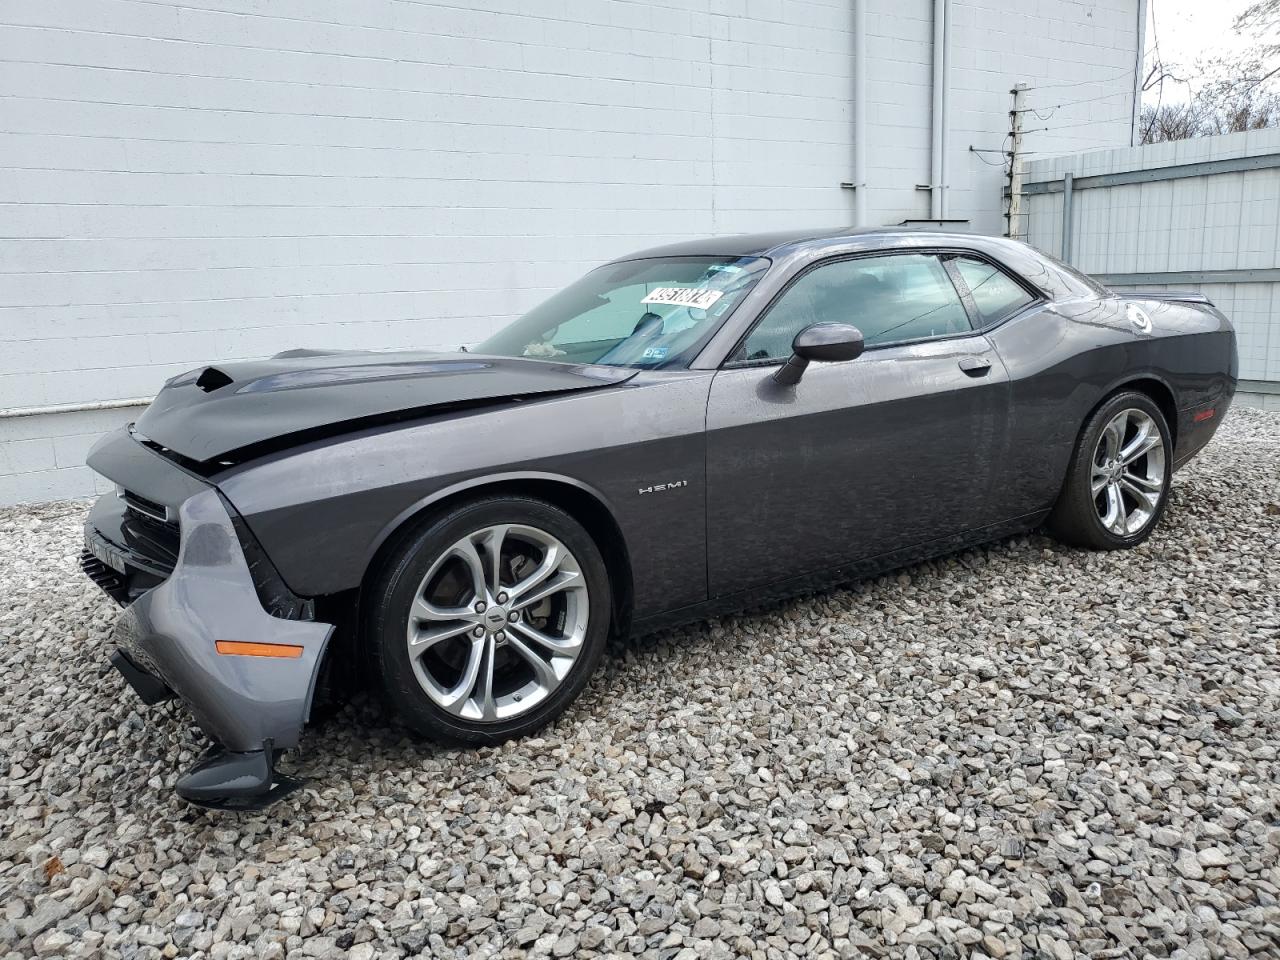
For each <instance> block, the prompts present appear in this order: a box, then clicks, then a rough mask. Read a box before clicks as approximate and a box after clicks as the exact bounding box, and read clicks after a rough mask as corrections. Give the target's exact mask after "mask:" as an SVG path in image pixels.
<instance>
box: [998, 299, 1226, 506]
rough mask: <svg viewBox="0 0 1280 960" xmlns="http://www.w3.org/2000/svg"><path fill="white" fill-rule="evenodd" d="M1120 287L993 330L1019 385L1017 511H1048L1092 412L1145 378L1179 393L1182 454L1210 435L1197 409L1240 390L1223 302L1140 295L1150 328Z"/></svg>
mask: <svg viewBox="0 0 1280 960" xmlns="http://www.w3.org/2000/svg"><path fill="white" fill-rule="evenodd" d="M1130 305H1131V304H1130V302H1129V301H1127V300H1125V299H1123V298H1121V297H1119V296H1105V297H1101V298H1092V297H1091V298H1082V299H1076V300H1067V301H1062V302H1058V303H1053V304H1049V305H1048V306H1046V307H1045V308H1044V309H1042V310H1040V311H1036V312H1033V313H1030V314H1024V315H1022V316H1020V317H1017V318H1015V319H1013V320H1011V321H1009V322H1008V323H1005V324H1004V325H1002V326H1000V327H997V328H996V329H994V330H992V331H991V332H990V333H989V334H988V336H989V338H990V339H991V341H992V343H993V344H994V345H995V347H996V350H997V352H998V353H999V354H1000V357H1001V359H1002V360H1003V361H1004V363H1005V366H1006V368H1007V369H1008V372H1009V378H1010V382H1011V384H1012V390H1013V393H1012V409H1011V414H1010V417H1011V419H1010V444H1009V462H1008V464H1007V465H1006V467H1005V471H1004V473H1005V477H1006V482H1007V486H1006V488H1005V489H1006V490H1007V491H1008V496H1009V498H1010V502H1009V503H1008V504H1007V510H1008V511H1009V512H1010V515H1011V516H1012V515H1018V514H1022V513H1033V512H1036V511H1039V510H1048V509H1049V508H1050V507H1051V506H1052V505H1053V502H1054V501H1055V500H1056V498H1057V496H1058V492H1059V491H1060V490H1061V488H1062V482H1063V479H1064V477H1065V476H1066V470H1067V464H1068V462H1069V460H1070V457H1071V453H1072V450H1073V449H1074V446H1075V443H1076V439H1077V438H1078V436H1079V433H1080V430H1081V428H1082V426H1083V425H1084V422H1085V420H1086V418H1087V417H1088V415H1089V413H1090V412H1091V411H1092V410H1093V409H1094V408H1095V407H1096V406H1097V405H1098V404H1099V403H1100V402H1101V401H1102V400H1103V399H1104V398H1105V397H1107V396H1108V395H1109V394H1111V393H1113V392H1115V391H1116V390H1118V389H1120V388H1122V387H1123V386H1124V385H1125V384H1127V383H1133V382H1135V381H1139V380H1147V381H1154V382H1156V383H1158V384H1160V385H1162V386H1163V387H1164V388H1165V389H1166V390H1167V391H1168V394H1169V395H1170V396H1171V397H1172V398H1173V406H1174V418H1173V419H1174V421H1175V423H1174V424H1171V426H1174V429H1175V433H1176V441H1175V442H1176V446H1175V454H1174V456H1175V461H1176V462H1185V460H1186V459H1187V458H1188V457H1190V456H1191V455H1192V454H1193V453H1194V452H1195V450H1197V449H1199V446H1203V443H1204V442H1205V441H1206V440H1207V436H1205V435H1204V434H1205V432H1206V431H1205V429H1204V428H1201V427H1199V426H1198V425H1197V426H1196V427H1195V429H1193V424H1192V418H1193V415H1194V413H1195V412H1196V411H1198V410H1202V409H1204V408H1206V407H1207V406H1213V405H1215V404H1216V405H1218V406H1220V407H1222V409H1221V410H1219V411H1218V413H1217V415H1216V419H1220V417H1221V414H1222V413H1224V412H1225V407H1226V406H1227V405H1229V404H1230V399H1231V395H1232V394H1233V393H1234V390H1235V375H1236V366H1235V336H1234V332H1233V331H1232V329H1231V325H1230V323H1229V322H1227V320H1226V318H1225V317H1223V316H1222V314H1221V313H1219V312H1218V311H1217V310H1215V309H1213V308H1212V307H1210V306H1207V305H1202V304H1184V303H1156V302H1148V301H1140V302H1137V303H1136V304H1134V305H1136V306H1138V307H1139V308H1141V309H1142V310H1143V311H1144V312H1145V314H1146V315H1147V317H1148V318H1149V319H1150V322H1151V327H1150V330H1144V329H1142V328H1141V327H1140V326H1139V325H1138V324H1135V323H1134V322H1133V320H1131V318H1130V309H1129V308H1130ZM1208 435H1209V436H1211V435H1212V428H1208Z"/></svg>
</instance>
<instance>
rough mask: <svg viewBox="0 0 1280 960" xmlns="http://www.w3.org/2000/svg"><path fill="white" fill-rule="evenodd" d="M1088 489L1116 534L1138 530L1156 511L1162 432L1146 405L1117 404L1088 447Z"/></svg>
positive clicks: (1160, 480) (1162, 455) (1162, 456)
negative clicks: (1126, 406)
mask: <svg viewBox="0 0 1280 960" xmlns="http://www.w3.org/2000/svg"><path fill="white" fill-rule="evenodd" d="M1089 483H1090V486H1089V489H1090V492H1091V493H1092V494H1093V505H1094V509H1095V510H1096V511H1097V514H1098V519H1099V520H1100V521H1101V522H1102V525H1103V526H1104V527H1106V528H1107V530H1109V531H1111V533H1113V534H1116V535H1117V536H1121V537H1131V536H1134V535H1135V534H1138V533H1140V532H1142V531H1143V530H1144V529H1145V528H1146V527H1147V525H1148V524H1149V523H1151V520H1152V518H1153V517H1155V515H1156V511H1157V510H1158V509H1159V506H1160V498H1161V497H1162V496H1163V494H1164V485H1165V448H1164V437H1163V435H1162V434H1161V433H1160V427H1159V426H1158V425H1157V424H1156V422H1155V420H1154V419H1153V418H1152V417H1151V416H1150V415H1149V414H1148V413H1146V412H1145V411H1142V410H1137V409H1133V408H1130V409H1128V410H1121V411H1120V412H1119V413H1117V414H1116V415H1115V416H1114V417H1112V418H1111V420H1110V421H1109V422H1108V423H1107V426H1106V428H1105V429H1104V430H1103V431H1102V435H1101V436H1100V437H1099V438H1098V444H1097V447H1096V448H1095V449H1094V452H1093V469H1092V471H1091V472H1090V478H1089Z"/></svg>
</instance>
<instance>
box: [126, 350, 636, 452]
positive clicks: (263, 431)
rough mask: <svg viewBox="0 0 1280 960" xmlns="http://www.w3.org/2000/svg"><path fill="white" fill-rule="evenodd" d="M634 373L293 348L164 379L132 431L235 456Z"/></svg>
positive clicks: (179, 447) (164, 443) (172, 446)
mask: <svg viewBox="0 0 1280 960" xmlns="http://www.w3.org/2000/svg"><path fill="white" fill-rule="evenodd" d="M635 373H636V371H635V370H630V369H625V368H619V367H604V366H595V365H586V364H572V363H558V362H551V361H546V360H532V359H525V358H519V357H490V356H482V355H479V354H469V353H426V352H402V353H390V352H388V353H382V352H365V351H354V352H324V351H313V350H296V351H291V352H288V353H282V354H279V355H278V356H275V357H272V358H270V359H269V360H260V361H249V362H243V363H220V364H217V365H215V366H209V367H201V368H200V369H197V370H192V371H190V372H189V373H184V374H182V375H181V376H178V377H174V378H173V379H172V380H170V381H169V382H168V383H166V384H165V387H164V389H163V390H161V391H160V394H159V395H158V396H157V397H156V398H155V400H154V401H153V402H152V404H151V405H150V406H149V407H147V409H146V410H145V411H144V412H143V414H142V416H140V417H139V418H138V421H137V423H136V424H135V432H136V434H140V435H141V439H145V440H149V441H151V442H153V443H155V444H158V445H159V446H161V447H164V448H166V449H167V450H169V451H171V452H173V453H175V454H177V455H178V456H180V457H183V458H186V459H188V460H193V461H197V462H204V461H207V460H213V459H223V458H228V457H230V458H232V459H237V460H239V459H243V458H244V457H245V456H247V455H249V454H251V453H253V452H259V451H262V452H265V449H266V448H267V447H270V448H272V449H275V448H278V447H279V446H282V445H285V444H287V443H288V442H298V443H302V442H306V441H308V440H313V439H319V438H322V437H325V436H332V435H334V434H337V433H343V432H347V431H349V430H357V429H361V428H364V427H368V426H375V425H377V424H381V423H391V422H395V421H397V420H402V419H408V418H411V417H416V416H421V415H424V414H428V413H432V412H437V411H444V410H451V409H467V408H473V407H477V406H482V405H489V404H496V403H503V402H509V401H519V400H521V399H523V398H526V397H534V396H539V395H544V394H553V393H564V392H567V391H574V390H590V389H593V388H600V387H606V386H611V385H614V384H618V383H622V382H623V381H625V380H628V379H629V378H630V377H632V376H634V375H635ZM250 448H252V449H250Z"/></svg>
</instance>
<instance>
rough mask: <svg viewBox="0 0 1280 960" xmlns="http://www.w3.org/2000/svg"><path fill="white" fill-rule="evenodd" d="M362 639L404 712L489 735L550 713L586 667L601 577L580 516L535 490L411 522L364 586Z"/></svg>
mask: <svg viewBox="0 0 1280 960" xmlns="http://www.w3.org/2000/svg"><path fill="white" fill-rule="evenodd" d="M371 594H372V601H371V604H370V614H371V616H370V617H369V620H368V621H367V629H368V640H369V643H370V646H371V648H372V652H373V655H374V659H375V661H376V666H377V671H378V674H379V675H380V677H381V680H382V686H383V689H384V691H385V692H386V695H387V698H388V699H389V701H390V702H391V705H392V707H393V708H394V709H395V711H396V712H397V713H398V714H399V716H400V717H401V719H403V720H404V722H405V723H406V724H407V725H408V726H410V727H412V728H413V729H415V730H417V731H418V732H420V733H422V734H424V735H426V736H429V737H431V738H432V739H435V740H438V741H442V742H445V743H455V744H492V743H500V742H502V741H503V740H508V739H511V738H513V737H518V736H521V735H523V734H526V733H531V732H532V731H534V730H536V729H538V728H539V727H541V726H543V725H544V724H546V723H548V722H550V721H551V720H552V719H554V718H555V717H556V716H558V715H559V714H560V713H562V712H563V711H564V710H565V708H566V707H568V705H569V704H570V703H571V702H572V701H573V700H574V699H575V698H576V697H577V696H578V694H579V693H580V692H581V690H582V688H583V687H584V686H585V685H586V682H587V680H588V678H589V677H590V676H591V674H592V672H594V670H595V668H596V665H597V664H598V663H599V661H600V656H601V654H602V653H603V651H604V647H605V642H606V639H607V635H608V631H609V612H610V597H609V577H608V573H607V571H606V568H605V565H604V561H603V559H602V558H601V556H600V551H599V549H598V548H597V547H596V544H595V542H594V541H593V540H592V538H591V536H590V535H589V534H588V533H587V531H586V530H584V529H583V527H582V525H581V524H579V523H578V522H577V521H576V520H574V519H573V518H572V517H571V516H569V515H568V514H567V513H565V512H564V511H563V510H561V509H559V508H558V507H555V506H553V505H551V504H549V503H545V502H543V501H540V500H533V499H529V498H524V497H501V498H494V499H488V500H480V501H476V502H473V503H470V504H467V505H465V506H463V507H461V508H458V509H456V510H453V511H450V512H449V513H448V514H446V515H444V516H441V517H437V518H435V519H434V520H433V521H430V522H428V523H426V524H424V525H423V526H421V527H420V528H418V529H417V530H415V531H413V532H412V533H410V534H409V535H408V536H407V537H406V538H405V539H404V540H403V541H402V543H401V544H400V545H399V547H398V549H396V550H395V551H394V552H393V554H392V555H391V557H390V558H389V560H388V562H387V563H386V564H385V565H384V567H383V574H382V576H381V577H380V578H379V579H378V581H377V583H376V584H375V585H374V587H373V590H372V591H371Z"/></svg>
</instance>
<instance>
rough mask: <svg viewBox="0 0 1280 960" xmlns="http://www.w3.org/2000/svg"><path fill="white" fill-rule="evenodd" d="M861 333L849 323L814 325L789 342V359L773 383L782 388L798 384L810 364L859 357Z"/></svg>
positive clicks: (774, 376)
mask: <svg viewBox="0 0 1280 960" xmlns="http://www.w3.org/2000/svg"><path fill="white" fill-rule="evenodd" d="M862 348H863V342H862V331H861V330H859V329H858V328H857V327H855V326H853V324H850V323H814V324H810V325H809V326H807V327H805V328H804V329H803V330H801V331H800V332H799V333H797V334H796V338H795V339H794V340H792V341H791V359H790V360H788V361H787V362H786V363H785V364H783V366H782V367H780V368H779V369H778V372H777V373H775V374H774V375H773V379H774V380H775V381H777V382H778V383H780V384H782V386H784V387H790V386H794V385H795V384H797V383H799V382H800V378H801V377H802V376H804V372H805V370H806V369H807V368H808V366H809V361H810V360H819V361H822V362H825V363H837V362H839V361H841V360H855V359H857V358H858V357H860V356H862Z"/></svg>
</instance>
